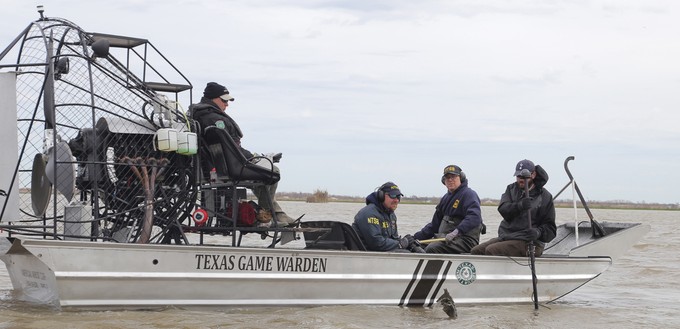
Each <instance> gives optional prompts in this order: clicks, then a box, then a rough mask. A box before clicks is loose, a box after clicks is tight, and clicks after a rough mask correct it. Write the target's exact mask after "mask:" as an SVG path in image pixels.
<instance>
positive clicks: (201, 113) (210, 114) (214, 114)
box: [189, 97, 253, 159]
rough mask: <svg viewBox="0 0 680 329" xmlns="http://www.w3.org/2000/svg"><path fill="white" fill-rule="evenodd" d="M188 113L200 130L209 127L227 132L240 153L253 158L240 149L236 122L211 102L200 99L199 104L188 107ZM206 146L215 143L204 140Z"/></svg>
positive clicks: (240, 135)
mask: <svg viewBox="0 0 680 329" xmlns="http://www.w3.org/2000/svg"><path fill="white" fill-rule="evenodd" d="M189 113H190V115H191V117H192V118H194V120H196V121H198V123H199V124H200V125H201V129H205V128H206V127H210V126H217V127H218V128H222V129H224V130H226V131H227V133H228V134H229V136H231V138H232V139H233V140H234V142H235V143H236V145H238V147H239V149H240V150H241V153H242V154H243V155H244V156H245V157H246V159H250V158H252V157H253V153H252V152H250V151H248V150H246V149H244V148H243V147H241V138H243V132H241V128H240V127H239V126H238V124H237V123H236V121H234V119H232V118H231V117H230V116H229V115H227V113H225V112H224V111H222V110H220V108H219V107H218V106H217V104H215V103H214V102H213V101H212V100H210V99H208V98H205V97H202V98H201V102H200V103H197V104H192V105H191V106H189ZM206 142H207V143H208V144H213V143H217V141H209V140H206Z"/></svg>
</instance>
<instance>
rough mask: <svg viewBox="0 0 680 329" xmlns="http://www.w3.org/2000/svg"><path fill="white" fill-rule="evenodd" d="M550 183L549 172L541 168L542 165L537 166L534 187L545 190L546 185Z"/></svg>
mask: <svg viewBox="0 0 680 329" xmlns="http://www.w3.org/2000/svg"><path fill="white" fill-rule="evenodd" d="M547 183H548V172H547V171H545V169H543V167H541V165H536V178H535V179H534V185H536V187H540V188H543V186H545V184H547Z"/></svg>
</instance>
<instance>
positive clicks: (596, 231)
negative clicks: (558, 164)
mask: <svg viewBox="0 0 680 329" xmlns="http://www.w3.org/2000/svg"><path fill="white" fill-rule="evenodd" d="M574 159H575V158H574V156H573V155H571V156H568V157H567V158H566V159H565V160H564V170H565V171H566V173H567V176H568V177H569V182H568V183H567V184H566V185H564V187H563V188H562V189H561V190H560V191H559V192H557V194H555V196H554V197H553V200H556V199H557V197H558V196H560V194H562V192H564V190H566V189H567V187H570V186H571V188H572V200H573V208H574V225H576V227H578V212H577V210H578V208H577V206H576V195H578V198H579V200H580V201H581V205H582V206H583V208H584V209H585V211H586V214H588V217H589V218H590V225H591V231H592V237H593V238H598V237H603V236H605V235H606V233H605V230H604V229H603V228H602V226H601V225H600V224H599V223H598V222H597V221H596V220H595V218H594V216H593V213H592V212H591V211H590V208H589V207H588V202H586V199H585V198H584V197H583V193H581V189H579V187H578V184H576V180H574V176H573V175H572V174H571V171H570V170H569V161H571V160H574ZM578 231H579V230H575V232H576V241H577V245H578V241H579V239H578Z"/></svg>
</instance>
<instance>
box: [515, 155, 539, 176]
mask: <svg viewBox="0 0 680 329" xmlns="http://www.w3.org/2000/svg"><path fill="white" fill-rule="evenodd" d="M535 168H536V166H534V163H533V162H531V160H527V159H524V160H522V161H520V162H517V165H516V166H515V175H514V176H519V175H520V173H521V172H522V170H524V169H527V170H529V171H530V172H534V169H535Z"/></svg>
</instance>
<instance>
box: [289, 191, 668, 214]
mask: <svg viewBox="0 0 680 329" xmlns="http://www.w3.org/2000/svg"><path fill="white" fill-rule="evenodd" d="M311 195H312V193H291V192H280V193H277V194H276V198H277V199H278V200H281V201H301V202H307V201H308V200H309V197H310V196H311ZM364 198H365V197H357V196H344V195H329V196H328V199H327V200H328V202H352V203H363V202H364ZM481 201H482V205H483V206H494V207H496V206H498V203H499V201H500V200H497V199H482V200H481ZM586 201H587V203H588V207H589V208H592V209H630V210H675V211H678V210H680V204H678V203H675V204H672V203H669V204H667V203H644V202H643V203H638V202H628V201H591V200H586ZM401 202H402V203H403V204H432V205H436V204H437V203H438V202H439V197H415V196H411V197H403V198H402V201H401ZM320 203H321V202H320ZM576 203H577V206H579V207H583V206H582V205H581V202H580V201H578V202H576ZM555 207H557V208H571V207H573V201H572V200H557V201H555Z"/></svg>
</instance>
